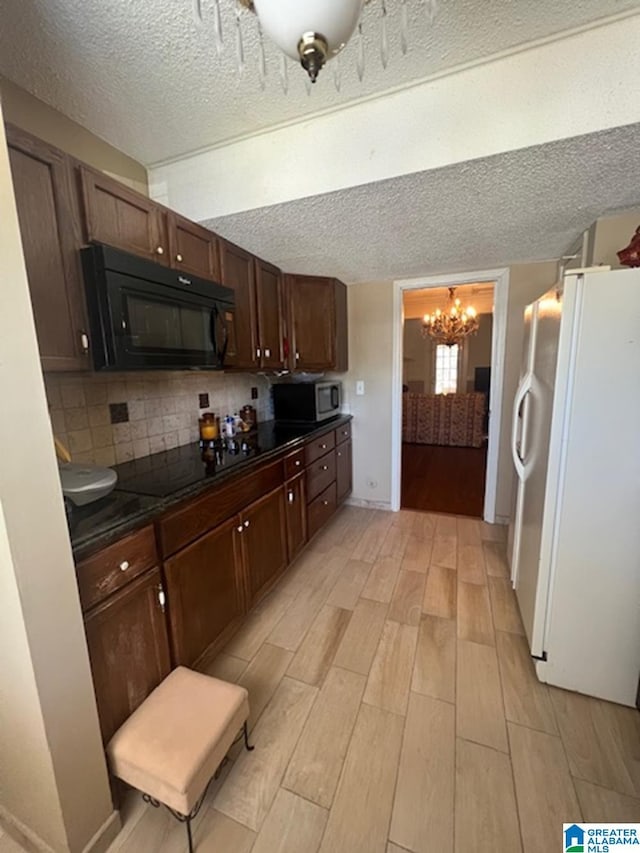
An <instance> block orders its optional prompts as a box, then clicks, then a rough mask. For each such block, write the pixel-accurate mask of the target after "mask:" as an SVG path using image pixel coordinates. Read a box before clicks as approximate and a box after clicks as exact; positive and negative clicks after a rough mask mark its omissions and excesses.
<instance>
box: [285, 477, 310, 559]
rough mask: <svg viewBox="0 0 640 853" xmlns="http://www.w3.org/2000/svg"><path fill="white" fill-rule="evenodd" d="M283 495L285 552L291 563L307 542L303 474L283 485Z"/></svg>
mask: <svg viewBox="0 0 640 853" xmlns="http://www.w3.org/2000/svg"><path fill="white" fill-rule="evenodd" d="M284 495H285V508H286V513H287V551H288V554H289V562H291V561H292V560H293V559H294V557H295V556H296V555H297V554H299V553H300V551H301V550H302V549H303V548H304V546H305V544H306V541H307V498H306V492H305V475H304V473H302V474H299V475H298V476H297V477H295V478H294V479H293V480H289V481H288V482H287V483H286V484H285V488H284Z"/></svg>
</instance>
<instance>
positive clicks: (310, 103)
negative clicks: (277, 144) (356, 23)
mask: <svg viewBox="0 0 640 853" xmlns="http://www.w3.org/2000/svg"><path fill="white" fill-rule="evenodd" d="M220 3H221V6H222V9H223V29H224V32H225V33H226V46H225V52H224V54H223V57H222V59H218V58H217V57H216V55H215V51H214V47H213V37H212V32H213V23H212V15H211V9H212V0H202V6H203V9H204V24H203V25H202V26H201V27H198V26H197V25H196V23H195V20H194V16H193V12H192V10H193V4H194V0H138V2H134V0H2V24H1V26H0V74H4V75H5V76H6V77H8V78H9V79H10V80H12V81H13V82H15V83H16V84H18V85H19V86H22V87H23V88H25V89H27V90H29V91H30V92H32V93H33V94H34V95H36V96H37V97H39V98H41V99H42V100H44V101H46V102H47V103H49V104H50V105H51V106H53V107H55V108H57V109H59V110H60V111H62V112H63V113H64V114H65V115H68V116H70V117H71V118H73V119H75V120H76V121H78V122H80V124H82V125H84V126H85V127H87V128H89V130H92V131H93V132H94V133H97V134H98V135H99V136H101V137H102V138H104V139H106V140H107V141H109V142H111V143H113V144H114V145H116V146H117V147H118V148H120V149H121V150H123V151H124V152H126V153H127V154H130V155H131V156H133V157H136V158H137V159H138V160H140V161H141V162H142V163H144V164H145V165H149V164H151V163H155V162H158V161H161V160H164V159H167V158H173V157H178V156H180V155H183V154H185V153H187V152H191V151H195V150H197V149H201V148H203V147H207V146H211V145H213V144H217V143H220V142H222V141H225V140H229V139H231V138H234V137H237V136H239V135H244V134H251V133H255V132H257V131H259V130H261V129H264V128H266V127H269V126H273V125H275V124H279V123H281V122H287V121H295V120H298V119H300V118H302V117H303V116H305V115H309V114H311V113H314V112H316V111H318V110H325V109H332V108H336V107H339V106H342V105H344V104H348V103H349V102H353V101H354V100H357V99H358V98H361V97H365V96H369V95H373V94H377V93H380V92H383V91H385V90H387V89H389V88H391V87H397V86H405V85H408V84H410V83H412V82H413V81H416V80H419V79H422V78H424V77H425V76H428V75H431V74H434V73H438V72H442V71H444V70H445V69H448V68H452V67H455V66H458V65H460V64H461V63H467V62H474V61H480V60H482V59H483V58H485V57H487V56H490V55H492V54H495V53H497V52H498V51H503V50H508V49H511V48H514V47H516V46H518V45H523V44H525V43H527V42H530V41H532V40H534V39H538V38H542V37H546V36H550V35H553V34H556V33H560V32H563V31H565V30H567V29H570V28H573V27H577V26H580V25H584V24H588V23H590V22H593V21H595V20H598V19H601V18H603V17H605V16H608V15H611V14H616V13H621V12H625V11H626V10H630V9H640V0H563V2H561V3H558V2H557V0H536V2H531V0H440V2H439V13H438V16H437V18H436V20H435V23H434V25H433V26H431V25H430V24H429V21H428V18H427V16H426V15H425V13H424V11H423V8H424V7H423V6H421V3H420V0H409V3H410V9H411V13H410V36H409V51H408V53H407V55H406V56H402V55H401V52H400V46H399V36H398V30H399V26H398V21H399V8H400V0H387V5H388V9H389V20H390V31H391V39H390V59H389V66H388V68H387V69H386V71H384V70H383V69H382V66H381V61H380V51H379V29H378V18H379V14H380V3H379V2H373V3H371V4H370V5H369V6H367V7H366V10H365V13H364V18H363V22H364V32H365V37H366V73H365V78H364V81H363V83H360V82H359V80H358V77H357V75H356V70H355V56H356V48H355V43H354V42H353V41H352V43H351V44H350V45H349V46H348V47H347V49H346V51H345V52H344V55H343V57H342V64H341V75H342V84H341V91H340V93H337V92H336V90H335V87H334V82H333V73H332V71H331V70H330V69H331V66H329V67H328V68H327V69H325V72H323V73H322V74H321V76H320V80H319V81H318V83H317V84H316V86H315V87H314V88H313V90H312V91H311V93H310V94H307V91H306V87H305V75H304V73H303V72H302V71H301V69H299V68H297V67H295V65H293V64H291V66H290V71H289V77H290V91H289V94H288V95H285V94H283V92H282V90H281V88H280V85H279V82H278V73H277V69H278V59H279V52H278V51H277V50H276V49H275V48H273V46H272V45H270V44H268V45H267V63H268V69H269V71H268V79H267V85H266V89H265V91H264V92H262V91H261V90H260V88H259V85H258V78H257V74H256V65H257V63H256V57H255V52H254V50H255V46H256V36H255V24H254V20H253V18H252V16H251V15H250V14H249V13H245V18H246V23H247V25H248V26H247V27H246V37H245V52H246V55H247V68H246V71H245V74H244V76H243V77H242V79H237V77H236V74H235V54H234V32H233V24H232V20H233V9H234V8H235V7H234V3H233V0H220Z"/></svg>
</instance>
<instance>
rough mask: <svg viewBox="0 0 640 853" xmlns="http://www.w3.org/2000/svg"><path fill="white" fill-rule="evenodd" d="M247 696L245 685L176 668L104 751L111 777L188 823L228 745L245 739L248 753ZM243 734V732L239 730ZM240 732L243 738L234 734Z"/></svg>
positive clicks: (121, 728) (200, 802)
mask: <svg viewBox="0 0 640 853" xmlns="http://www.w3.org/2000/svg"><path fill="white" fill-rule="evenodd" d="M248 717H249V695H248V693H247V691H246V690H245V689H244V687H238V685H236V684H228V683H227V682H226V681H220V679H218V678H212V677H210V676H208V675H202V674H201V673H199V672H193V671H192V670H190V669H186V668H185V667H183V666H180V667H178V668H177V669H175V670H174V671H173V672H172V673H171V674H170V675H168V676H167V678H165V680H164V681H163V682H162V683H161V684H160V685H159V686H158V687H156V689H155V690H154V691H153V693H151V694H150V695H149V696H148V697H147V698H146V699H145V701H144V702H143V703H142V705H140V707H139V708H138V709H137V710H136V711H134V712H133V714H132V715H131V716H130V717H129V719H128V720H127V721H126V722H125V723H124V724H123V725H122V726H121V727H120V728H119V729H118V731H117V732H116V733H115V735H114V736H113V738H112V739H111V741H110V743H109V745H108V747H107V756H108V759H109V764H110V767H111V772H112V773H113V775H114V776H117V777H118V778H119V779H122V780H123V781H124V782H127V783H128V784H129V785H132V786H133V787H134V788H137V789H138V790H139V791H142V792H143V797H144V799H145V800H146V802H148V803H151V804H152V805H154V806H159V805H160V804H163V805H165V806H166V807H167V808H168V809H169V811H171V813H172V814H173V815H174V817H176V818H177V819H178V820H179V821H181V822H183V823H185V824H186V826H187V835H188V838H189V853H192V851H193V841H192V838H191V821H192V820H193V818H194V817H195V816H196V814H197V813H198V810H199V808H200V806H201V805H202V801H203V800H204V796H205V794H206V792H207V788H208V786H209V782H210V781H211V779H212V777H213V776H214V774H215V773H216V771H217V769H218V768H219V767H220V765H221V764H222V761H223V760H224V758H225V756H226V754H227V752H228V750H229V747H230V746H231V745H232V744H233V743H234V741H235V740H236V739H239V738H240V737H242V733H243V734H244V744H245V747H246V748H247V749H249V750H251V749H253V747H252V746H250V745H249V740H248V734H247V719H248ZM241 730H242V733H240V732H241ZM239 733H240V734H239Z"/></svg>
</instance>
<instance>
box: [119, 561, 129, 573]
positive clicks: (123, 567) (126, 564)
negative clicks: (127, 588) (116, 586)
mask: <svg viewBox="0 0 640 853" xmlns="http://www.w3.org/2000/svg"><path fill="white" fill-rule="evenodd" d="M128 568H129V560H123V561H122V562H121V563H120V571H121V572H126V571H127V569H128Z"/></svg>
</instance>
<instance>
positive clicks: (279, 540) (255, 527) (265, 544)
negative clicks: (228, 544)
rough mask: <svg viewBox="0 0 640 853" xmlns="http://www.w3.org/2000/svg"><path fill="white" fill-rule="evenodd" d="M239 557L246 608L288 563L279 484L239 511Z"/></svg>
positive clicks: (263, 591) (265, 589) (283, 513)
mask: <svg viewBox="0 0 640 853" xmlns="http://www.w3.org/2000/svg"><path fill="white" fill-rule="evenodd" d="M241 524H242V534H241V541H242V559H243V564H244V578H245V590H246V600H247V608H249V607H252V606H253V605H254V604H255V603H256V601H258V599H260V598H261V597H262V595H263V594H264V593H265V592H266V591H267V590H268V589H269V587H270V586H271V585H272V583H273V582H274V581H275V579H276V578H277V577H278V575H280V574H282V572H283V571H284V570H285V569H286V567H287V562H288V561H287V534H286V521H285V510H284V495H283V493H282V488H281V487H280V488H278V489H275V490H274V491H273V492H271V493H270V494H268V495H266V496H265V497H264V498H261V499H260V500H259V501H256V502H255V503H253V504H251V506H250V507H249V508H248V509H246V510H245V512H243V513H242V517H241Z"/></svg>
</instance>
